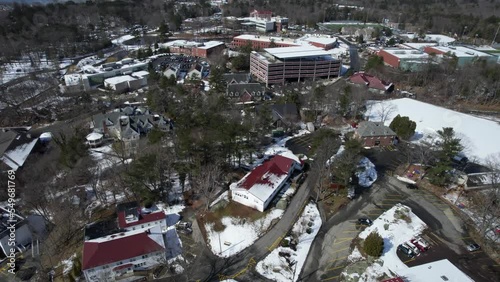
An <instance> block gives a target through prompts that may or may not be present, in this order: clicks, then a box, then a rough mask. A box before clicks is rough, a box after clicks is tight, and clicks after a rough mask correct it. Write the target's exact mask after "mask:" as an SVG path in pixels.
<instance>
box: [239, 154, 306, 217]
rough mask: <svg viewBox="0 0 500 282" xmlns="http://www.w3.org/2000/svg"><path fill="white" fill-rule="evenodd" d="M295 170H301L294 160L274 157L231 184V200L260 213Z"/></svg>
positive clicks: (279, 156)
mask: <svg viewBox="0 0 500 282" xmlns="http://www.w3.org/2000/svg"><path fill="white" fill-rule="evenodd" d="M295 169H298V170H301V169H302V166H301V164H300V163H298V162H297V161H296V160H293V159H291V158H287V157H284V156H281V155H276V156H274V157H272V158H271V159H269V160H267V161H265V162H263V163H262V164H261V165H259V166H257V167H256V168H255V169H253V170H252V171H251V172H249V173H247V174H246V175H245V177H243V178H242V179H241V180H240V181H238V182H236V183H232V184H231V186H230V189H231V196H232V199H233V201H235V202H238V203H240V204H242V205H245V206H248V207H251V208H254V209H256V210H258V211H261V212H262V211H264V210H265V209H266V208H267V206H268V205H269V203H270V202H271V201H272V199H273V198H274V196H276V194H278V192H279V191H280V190H281V188H283V186H284V185H285V184H286V182H287V180H288V178H289V177H290V176H291V175H292V173H293V171H294V170H295Z"/></svg>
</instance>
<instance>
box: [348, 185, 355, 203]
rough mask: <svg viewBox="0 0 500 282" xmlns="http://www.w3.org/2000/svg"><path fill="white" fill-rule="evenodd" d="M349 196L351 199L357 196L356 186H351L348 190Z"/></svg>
mask: <svg viewBox="0 0 500 282" xmlns="http://www.w3.org/2000/svg"><path fill="white" fill-rule="evenodd" d="M347 198H349V200H353V199H354V198H356V190H355V189H354V187H350V188H349V190H347Z"/></svg>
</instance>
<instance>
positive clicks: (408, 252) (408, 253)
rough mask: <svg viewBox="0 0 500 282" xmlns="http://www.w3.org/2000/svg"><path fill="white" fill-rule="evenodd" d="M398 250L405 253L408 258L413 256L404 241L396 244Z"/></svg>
mask: <svg viewBox="0 0 500 282" xmlns="http://www.w3.org/2000/svg"><path fill="white" fill-rule="evenodd" d="M398 250H399V251H401V252H402V253H403V254H405V255H407V256H408V257H409V258H412V257H414V256H415V254H414V253H413V251H412V250H411V248H410V247H409V246H408V245H406V244H404V243H403V244H401V245H399V246H398Z"/></svg>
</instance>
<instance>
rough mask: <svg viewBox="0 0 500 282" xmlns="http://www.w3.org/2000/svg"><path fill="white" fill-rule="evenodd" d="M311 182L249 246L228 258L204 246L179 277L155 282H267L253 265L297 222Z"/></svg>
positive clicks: (312, 183)
mask: <svg viewBox="0 0 500 282" xmlns="http://www.w3.org/2000/svg"><path fill="white" fill-rule="evenodd" d="M314 182H315V181H314V179H311V178H310V177H309V178H307V179H306V180H305V182H304V183H303V184H302V185H301V186H300V188H299V189H298V190H297V192H296V194H295V196H294V197H293V198H292V201H291V202H290V204H289V205H288V208H287V209H286V211H285V213H284V214H283V216H282V218H281V219H280V220H279V221H278V222H277V223H276V225H275V226H274V227H273V228H272V229H270V230H269V231H268V232H267V233H266V234H265V235H263V236H262V237H260V238H259V239H258V240H257V241H255V242H254V244H253V245H252V246H251V247H249V248H247V249H245V250H244V251H242V252H241V253H239V254H237V255H235V256H233V257H230V258H220V257H217V256H215V255H214V254H212V252H211V251H210V250H209V248H208V247H203V249H202V250H201V253H200V254H199V255H198V256H197V257H196V259H195V260H194V261H193V262H192V263H191V264H190V265H191V266H192V267H191V268H189V269H187V270H186V271H185V272H184V273H183V274H182V275H179V276H176V277H168V278H164V279H158V280H155V281H165V282H167V281H169V282H170V281H220V280H223V279H227V278H236V277H237V279H238V281H267V279H265V278H264V277H262V276H260V275H259V274H258V273H256V272H254V270H253V267H254V266H255V263H256V262H258V261H259V260H262V259H264V258H265V257H266V256H267V255H268V254H269V253H270V252H271V251H272V250H273V249H274V248H276V247H277V246H278V245H279V243H280V241H281V239H283V238H284V237H285V236H286V234H287V232H288V230H290V229H291V228H292V226H293V224H295V222H296V221H297V220H298V218H299V216H300V214H301V212H302V210H303V208H304V206H305V205H306V204H307V203H308V202H309V201H310V196H311V191H312V187H313V185H314ZM241 236H244V234H241ZM200 247H201V246H200Z"/></svg>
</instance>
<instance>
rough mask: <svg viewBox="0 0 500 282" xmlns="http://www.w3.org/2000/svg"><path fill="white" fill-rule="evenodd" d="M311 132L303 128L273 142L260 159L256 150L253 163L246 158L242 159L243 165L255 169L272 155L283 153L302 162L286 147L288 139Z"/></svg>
mask: <svg viewBox="0 0 500 282" xmlns="http://www.w3.org/2000/svg"><path fill="white" fill-rule="evenodd" d="M310 133H311V132H310V131H308V130H306V129H301V130H299V132H298V133H297V134H295V135H293V136H286V137H283V138H281V139H279V140H277V142H276V143H274V144H271V145H269V146H267V147H265V148H264V151H263V153H262V154H263V155H264V157H263V158H260V159H259V158H258V156H257V155H258V154H257V152H255V153H254V154H252V158H253V162H252V163H250V162H249V159H248V158H244V159H242V160H241V164H242V166H243V167H246V168H248V169H253V168H255V167H256V166H258V165H260V164H261V163H262V162H264V160H266V159H268V158H269V157H272V156H274V155H282V156H284V157H287V158H290V159H292V160H295V161H297V162H299V163H300V160H299V158H298V157H297V156H296V155H295V154H293V152H292V151H290V150H289V149H288V148H287V147H285V144H286V142H287V141H288V140H290V139H292V138H295V137H299V136H302V135H306V134H310Z"/></svg>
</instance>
